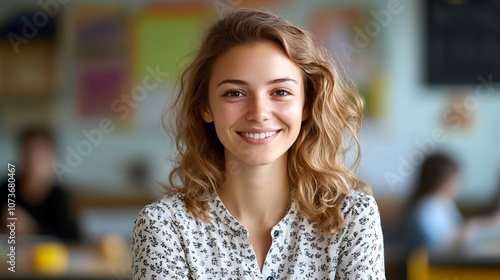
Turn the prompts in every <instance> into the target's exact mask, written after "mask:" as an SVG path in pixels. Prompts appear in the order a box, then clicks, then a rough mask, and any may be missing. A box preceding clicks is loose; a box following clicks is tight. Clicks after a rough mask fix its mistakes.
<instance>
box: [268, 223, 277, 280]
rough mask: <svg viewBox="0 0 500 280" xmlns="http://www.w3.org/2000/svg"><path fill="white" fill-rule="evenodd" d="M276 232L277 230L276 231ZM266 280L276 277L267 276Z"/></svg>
mask: <svg viewBox="0 0 500 280" xmlns="http://www.w3.org/2000/svg"><path fill="white" fill-rule="evenodd" d="M275 232H276V231H275ZM266 280H274V277H272V276H267V278H266Z"/></svg>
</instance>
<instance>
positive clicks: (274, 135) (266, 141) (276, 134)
mask: <svg viewBox="0 0 500 280" xmlns="http://www.w3.org/2000/svg"><path fill="white" fill-rule="evenodd" d="M280 132H281V130H278V131H276V133H275V134H273V136H269V137H267V138H264V139H258V140H257V139H253V138H248V137H245V136H243V135H242V134H240V133H238V135H239V136H240V137H241V139H243V140H244V141H245V142H247V143H250V144H255V145H263V144H267V143H269V142H271V141H273V140H274V138H276V137H277V136H278V134H280Z"/></svg>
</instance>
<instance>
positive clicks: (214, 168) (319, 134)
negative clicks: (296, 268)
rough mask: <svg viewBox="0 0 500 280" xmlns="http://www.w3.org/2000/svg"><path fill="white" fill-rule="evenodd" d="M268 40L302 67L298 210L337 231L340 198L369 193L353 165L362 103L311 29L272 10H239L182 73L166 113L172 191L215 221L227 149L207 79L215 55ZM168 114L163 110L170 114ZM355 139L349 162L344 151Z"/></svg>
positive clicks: (294, 173) (293, 172)
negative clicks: (211, 117) (212, 116)
mask: <svg viewBox="0 0 500 280" xmlns="http://www.w3.org/2000/svg"><path fill="white" fill-rule="evenodd" d="M262 41H272V42H275V43H277V44H278V45H279V46H280V47H281V48H282V49H283V50H284V51H285V53H286V54H287V55H288V57H289V59H290V60H291V61H293V62H295V64H296V65H297V66H298V67H299V68H300V69H301V72H302V75H303V78H304V87H305V88H304V92H305V103H304V106H305V108H306V110H307V111H308V112H309V117H308V118H307V119H306V120H305V121H303V123H302V127H301V130H300V132H299V136H298V138H297V140H296V141H295V143H294V144H293V145H292V146H291V148H290V149H289V151H288V153H289V156H288V163H287V164H288V176H289V181H290V182H291V184H292V195H293V200H294V201H295V204H296V207H297V210H298V211H299V213H300V215H302V216H303V217H305V218H307V219H309V220H310V221H311V222H313V223H315V224H316V226H317V227H318V228H319V229H322V230H326V231H329V232H335V231H337V230H338V229H339V227H340V226H341V225H342V223H343V221H344V217H343V215H342V212H341V210H340V208H341V203H342V202H343V200H344V199H345V197H346V196H347V195H349V193H350V192H351V191H352V190H353V189H355V190H360V191H363V192H367V193H368V192H369V189H368V187H367V186H366V185H365V184H364V183H363V182H362V181H360V180H359V179H358V178H357V177H356V176H355V174H354V172H353V171H352V169H354V168H356V167H357V165H358V162H359V159H360V152H359V141H358V139H357V132H358V130H359V128H360V125H361V120H362V115H363V109H364V102H363V99H362V98H361V96H360V95H359V93H358V91H357V90H356V88H355V87H354V86H353V85H352V82H351V81H350V80H348V79H347V78H345V77H344V76H343V75H341V73H340V71H339V69H338V68H337V67H336V66H335V65H334V63H333V60H332V59H331V57H330V56H329V55H328V53H327V52H326V51H325V50H324V49H323V48H319V47H318V46H317V45H315V44H314V42H313V40H312V37H311V35H310V34H309V33H308V32H306V31H304V30H302V29H300V28H298V27H296V26H295V25H293V24H292V23H290V22H289V21H287V20H285V19H283V18H281V17H279V16H276V15H274V14H272V13H270V12H267V11H262V10H253V9H237V10H234V11H232V12H230V13H228V14H226V16H225V17H224V18H222V19H220V20H219V21H218V22H217V23H215V24H214V25H213V26H212V27H211V28H210V29H209V30H208V32H207V34H206V35H205V37H204V39H203V40H202V42H201V46H200V48H199V50H198V52H197V53H195V57H194V59H193V60H192V61H191V62H190V64H188V66H187V67H186V68H185V70H184V72H183V73H182V75H181V76H180V80H179V90H178V95H177V97H176V98H175V100H174V103H173V106H172V107H171V108H170V110H168V111H166V113H172V114H173V118H172V119H175V120H174V121H173V123H171V125H172V126H170V129H168V131H170V132H171V133H173V135H175V142H174V143H175V146H176V150H177V154H176V158H175V167H174V169H173V170H172V172H171V173H170V176H169V183H170V185H169V186H165V187H166V188H167V190H169V191H174V192H181V193H183V194H184V195H185V203H186V207H187V209H188V210H189V211H190V212H191V213H192V214H193V216H194V217H195V218H196V219H201V220H205V221H207V220H209V219H210V216H209V214H208V213H207V208H208V202H209V201H211V200H212V199H214V197H215V196H216V194H217V192H218V188H219V186H221V184H222V183H223V182H224V174H225V170H226V167H225V161H224V149H223V146H222V144H221V142H220V141H219V139H218V138H217V135H216V133H215V128H214V125H213V123H206V122H205V121H204V120H203V119H202V112H203V111H204V110H205V109H206V108H207V107H208V85H209V80H210V77H211V71H212V67H213V65H214V63H215V61H216V60H217V58H218V57H219V56H220V55H221V54H222V53H224V52H225V51H227V50H228V49H230V48H232V47H234V46H238V45H244V44H253V43H258V42H262ZM166 119H167V118H166V117H165V116H164V120H166ZM352 143H355V144H356V148H357V149H356V159H355V161H354V164H353V165H352V166H351V167H347V165H346V163H345V158H346V153H347V152H348V150H349V149H350V148H351V147H352V145H351V144H352Z"/></svg>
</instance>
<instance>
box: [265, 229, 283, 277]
mask: <svg viewBox="0 0 500 280" xmlns="http://www.w3.org/2000/svg"><path fill="white" fill-rule="evenodd" d="M273 236H274V238H278V236H280V232H279V231H277V230H275V231H274V233H273ZM269 277H271V276H269ZM269 277H267V280H272V279H269ZM271 278H272V277H271Z"/></svg>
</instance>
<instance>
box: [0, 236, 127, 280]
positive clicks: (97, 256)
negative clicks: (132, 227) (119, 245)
mask: <svg viewBox="0 0 500 280" xmlns="http://www.w3.org/2000/svg"><path fill="white" fill-rule="evenodd" d="M19 243H20V242H19ZM39 244H43V243H35V242H24V243H22V244H19V245H18V247H17V248H16V249H17V250H16V271H15V272H11V271H9V270H8V269H7V268H8V267H9V265H8V264H7V262H6V254H7V253H6V252H5V247H3V246H4V245H5V244H3V242H2V244H1V245H2V247H3V248H2V250H0V251H1V253H2V255H1V256H0V261H1V264H0V279H96V280H98V279H106V280H109V279H114V280H124V279H132V276H131V275H132V271H131V254H130V249H129V248H126V249H122V250H121V251H123V253H121V254H120V255H119V256H114V257H109V256H108V257H105V256H103V253H102V252H101V251H102V250H101V249H99V247H98V246H97V245H83V244H81V245H64V244H59V245H58V246H61V247H62V248H63V252H64V256H65V261H63V262H61V267H63V269H62V270H61V271H60V272H58V273H54V274H46V273H40V271H38V272H37V269H36V268H35V265H34V263H35V262H34V254H35V253H34V252H35V249H34V248H36V246H37V245H39ZM45 244H46V243H45ZM64 262H66V264H64Z"/></svg>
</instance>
